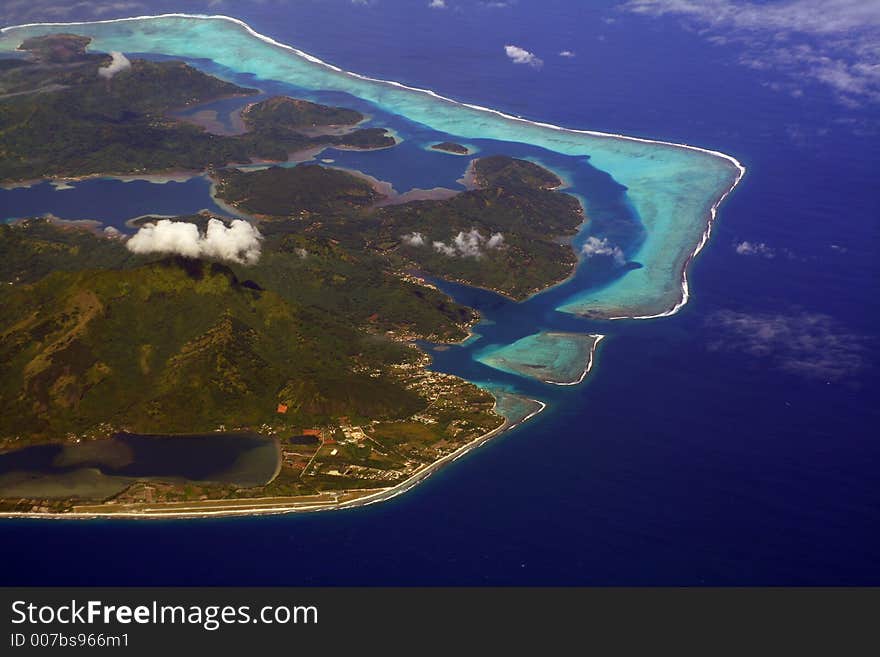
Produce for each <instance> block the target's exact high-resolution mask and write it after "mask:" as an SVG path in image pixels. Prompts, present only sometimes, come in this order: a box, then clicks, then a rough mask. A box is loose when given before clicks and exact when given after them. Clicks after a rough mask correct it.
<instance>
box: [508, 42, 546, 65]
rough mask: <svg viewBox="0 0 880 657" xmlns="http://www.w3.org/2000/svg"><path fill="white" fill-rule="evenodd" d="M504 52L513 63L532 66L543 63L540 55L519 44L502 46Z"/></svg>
mask: <svg viewBox="0 0 880 657" xmlns="http://www.w3.org/2000/svg"><path fill="white" fill-rule="evenodd" d="M504 52H505V54H506V55H507V56H508V57H509V58H510V61H512V62H513V63H514V64H525V65H527V66H531V67H532V68H541V67H542V66H543V65H544V61H543V60H542V59H541V58H540V57H538V56H537V55H535V54H534V53H531V52H529V51H528V50H526V49H525V48H520V47H519V46H511V45H507V46H504Z"/></svg>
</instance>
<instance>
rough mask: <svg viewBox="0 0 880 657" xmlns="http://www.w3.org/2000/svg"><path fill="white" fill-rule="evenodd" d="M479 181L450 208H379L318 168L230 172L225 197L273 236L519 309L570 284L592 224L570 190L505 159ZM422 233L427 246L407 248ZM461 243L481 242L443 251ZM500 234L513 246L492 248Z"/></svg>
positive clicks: (356, 182)
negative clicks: (497, 298) (575, 246)
mask: <svg viewBox="0 0 880 657" xmlns="http://www.w3.org/2000/svg"><path fill="white" fill-rule="evenodd" d="M472 177H473V180H474V181H475V184H476V185H478V186H479V188H478V189H473V190H469V191H466V192H462V193H461V194H458V195H456V196H454V197H452V198H450V199H446V200H436V201H411V202H409V203H403V204H394V205H388V206H384V207H379V208H375V207H374V205H375V204H376V202H377V201H380V200H382V199H383V198H384V197H383V196H382V195H380V194H379V193H378V192H376V191H375V189H374V187H373V185H371V184H370V183H368V182H367V181H366V180H364V179H363V178H360V177H358V176H355V175H353V174H350V173H347V172H345V171H340V170H337V169H329V168H327V167H322V166H320V165H316V164H308V165H299V166H296V167H292V168H291V167H271V168H269V169H261V170H257V171H241V170H238V169H229V170H225V171H221V172H218V174H217V179H218V186H217V195H218V196H219V197H220V198H221V199H223V200H224V201H226V202H227V203H230V204H231V205H233V206H235V207H236V208H239V209H241V210H243V211H245V212H249V213H251V214H253V215H255V216H258V217H260V218H261V219H270V220H272V221H271V224H269V223H266V224H264V228H265V229H266V230H267V231H268V232H270V233H271V232H290V233H298V234H301V235H311V236H312V237H323V238H325V239H329V240H333V241H335V242H336V243H341V244H344V245H347V246H350V247H352V248H358V249H363V248H368V249H370V250H371V251H372V252H374V253H376V254H379V255H381V256H383V257H384V258H387V263H388V265H390V266H392V267H393V268H395V269H397V270H404V269H406V268H411V269H412V268H416V269H420V270H423V271H425V272H427V273H430V274H432V275H435V276H441V277H446V278H451V279H454V280H459V281H463V282H466V283H471V284H474V285H478V286H480V287H485V288H489V289H492V290H496V291H498V292H501V293H503V294H506V295H508V296H511V297H514V298H518V299H519V298H524V297H526V296H528V295H529V294H531V293H533V292H536V291H538V290H541V289H543V288H545V287H546V286H547V285H548V284H550V283H553V282H556V281H559V280H562V279H564V278H565V277H566V276H568V275H569V274H570V273H571V271H572V269H573V268H574V266H575V264H576V263H577V258H576V256H575V253H574V251H573V250H572V248H571V246H570V245H569V244H568V242H567V239H566V237H567V236H570V235H573V234H574V233H575V232H576V229H577V227H578V226H579V225H580V224H581V222H583V219H584V217H583V210H582V208H581V205H580V202H579V201H578V200H577V199H576V198H574V197H573V196H570V195H568V194H564V193H561V192H558V191H554V190H555V188H556V187H559V186H560V185H562V181H561V180H560V179H559V178H558V177H557V176H556V175H555V174H553V173H552V172H550V171H548V170H547V169H544V168H543V167H540V166H538V165H537V164H533V163H532V162H527V161H525V160H518V159H515V158H511V157H504V156H493V157H489V158H483V159H479V160H476V161H475V162H474V164H473V172H472ZM472 231H476V233H473V232H472ZM414 233H418V234H420V235H421V236H422V237H423V241H422V243H421V244H416V245H413V244H412V243H407V241H405V240H403V239H402V238H403V237H404V236H407V235H412V234H414ZM459 233H463V234H467V235H476V234H477V233H478V234H479V237H477V238H476V239H478V240H482V242H481V243H479V244H477V247H478V249H477V251H478V252H473V253H462V252H461V251H455V252H454V253H450V252H449V251H446V250H444V249H443V248H442V247H439V248H438V247H435V242H437V243H440V242H442V243H443V245H444V246H446V247H449V248H453V246H454V241H455V238H456V237H457V236H458V234H459ZM495 234H500V235H501V236H502V237H503V240H502V242H501V243H500V244H493V245H490V244H489V243H488V240H489V239H490V238H491V236H492V235H495ZM471 239H474V238H473V237H472V238H471Z"/></svg>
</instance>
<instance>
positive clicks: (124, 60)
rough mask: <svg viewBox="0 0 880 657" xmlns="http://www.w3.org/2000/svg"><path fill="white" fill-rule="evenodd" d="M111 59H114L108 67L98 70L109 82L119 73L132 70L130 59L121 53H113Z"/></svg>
mask: <svg viewBox="0 0 880 657" xmlns="http://www.w3.org/2000/svg"><path fill="white" fill-rule="evenodd" d="M110 57H112V58H113V59H112V61H111V62H110V63H109V64H107V66H102V67H101V68H99V69H98V75H100V76H101V77H102V78H107V79H108V80H109V79H110V78H112V77H113V76H114V75H116V74H117V73H119V72H121V71H126V70H128V69H130V68H131V62H130V61H128V57H126V56H125V55H123V54H122V53H121V52H111V53H110Z"/></svg>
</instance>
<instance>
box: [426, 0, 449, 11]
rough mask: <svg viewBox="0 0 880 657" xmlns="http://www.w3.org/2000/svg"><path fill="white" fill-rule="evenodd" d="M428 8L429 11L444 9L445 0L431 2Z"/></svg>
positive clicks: (432, 0)
mask: <svg viewBox="0 0 880 657" xmlns="http://www.w3.org/2000/svg"><path fill="white" fill-rule="evenodd" d="M428 6H429V7H430V8H431V9H446V0H431V2H430V3H428Z"/></svg>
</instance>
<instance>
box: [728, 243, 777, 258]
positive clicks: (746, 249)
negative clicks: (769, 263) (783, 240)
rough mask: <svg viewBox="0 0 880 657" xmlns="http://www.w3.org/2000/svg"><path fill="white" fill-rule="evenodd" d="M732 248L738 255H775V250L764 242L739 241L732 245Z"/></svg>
mask: <svg viewBox="0 0 880 657" xmlns="http://www.w3.org/2000/svg"><path fill="white" fill-rule="evenodd" d="M734 249H735V250H736V252H737V253H738V254H739V255H745V256H761V257H762V258H774V257H776V250H775V249H773V248H771V247H769V246H767V245H766V244H764V242H748V241H744V242H739V243H738V244H736V245H734Z"/></svg>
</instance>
